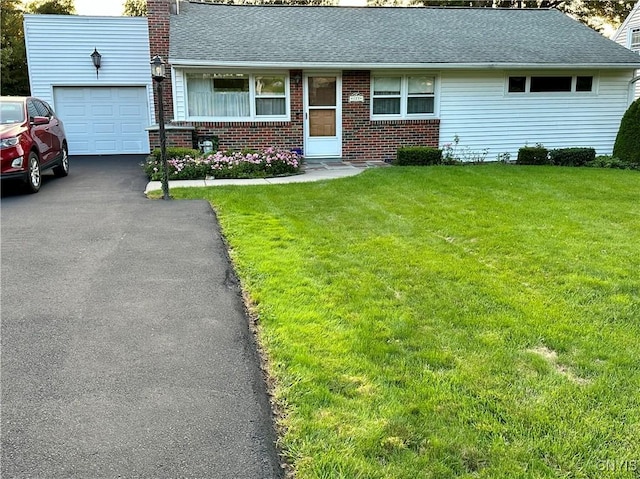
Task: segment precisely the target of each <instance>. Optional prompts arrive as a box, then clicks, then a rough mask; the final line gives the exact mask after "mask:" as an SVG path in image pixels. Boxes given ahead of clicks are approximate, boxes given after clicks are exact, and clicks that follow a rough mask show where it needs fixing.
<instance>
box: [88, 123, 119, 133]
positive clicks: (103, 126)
mask: <svg viewBox="0 0 640 479" xmlns="http://www.w3.org/2000/svg"><path fill="white" fill-rule="evenodd" d="M93 133H94V134H96V135H99V134H101V133H110V134H112V135H114V134H115V133H116V126H115V125H114V124H113V123H96V124H94V128H93Z"/></svg>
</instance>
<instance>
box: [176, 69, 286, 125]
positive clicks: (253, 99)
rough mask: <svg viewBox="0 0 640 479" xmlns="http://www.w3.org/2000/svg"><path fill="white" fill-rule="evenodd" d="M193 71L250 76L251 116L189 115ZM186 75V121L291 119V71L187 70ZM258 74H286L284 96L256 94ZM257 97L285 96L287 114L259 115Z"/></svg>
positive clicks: (184, 73) (238, 121)
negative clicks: (190, 77)
mask: <svg viewBox="0 0 640 479" xmlns="http://www.w3.org/2000/svg"><path fill="white" fill-rule="evenodd" d="M193 73H200V74H202V73H210V74H216V73H220V74H224V73H238V74H243V75H247V76H248V77H249V116H190V115H189V80H188V75H189V74H193ZM183 75H184V107H185V118H186V121H203V122H212V123H231V122H234V123H241V122H244V123H260V122H265V123H266V122H272V121H291V88H290V79H289V72H288V71H286V72H283V71H267V70H265V71H263V70H259V71H258V70H256V71H253V70H252V71H242V70H206V71H203V70H185V71H184V72H183ZM257 76H284V97H282V96H279V95H256V77H257ZM257 98H284V99H285V114H284V115H270V116H266V115H257V114H256V99H257Z"/></svg>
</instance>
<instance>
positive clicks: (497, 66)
mask: <svg viewBox="0 0 640 479" xmlns="http://www.w3.org/2000/svg"><path fill="white" fill-rule="evenodd" d="M169 63H170V64H171V65H172V66H174V67H187V68H211V67H215V68H242V69H248V68H273V69H275V68H284V69H291V70H313V69H319V70H328V69H332V70H395V69H398V70H404V69H407V70H408V69H433V70H454V69H455V70H460V69H464V70H487V69H488V70H507V69H508V70H527V69H536V70H563V69H564V70H566V69H579V70H594V69H608V70H612V69H616V70H634V69H640V61H639V62H635V63H333V62H264V61H262V62H246V61H224V60H222V61H216V60H207V61H198V60H192V59H181V58H169Z"/></svg>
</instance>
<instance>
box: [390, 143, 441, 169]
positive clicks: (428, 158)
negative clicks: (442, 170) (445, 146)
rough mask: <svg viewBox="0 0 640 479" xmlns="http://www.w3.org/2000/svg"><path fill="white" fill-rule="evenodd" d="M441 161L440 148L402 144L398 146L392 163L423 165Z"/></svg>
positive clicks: (435, 163)
mask: <svg viewBox="0 0 640 479" xmlns="http://www.w3.org/2000/svg"><path fill="white" fill-rule="evenodd" d="M440 163H442V150H439V149H438V148H431V147H429V146H404V147H401V148H398V155H397V158H396V160H395V161H393V164H394V165H399V166H424V165H439V164H440Z"/></svg>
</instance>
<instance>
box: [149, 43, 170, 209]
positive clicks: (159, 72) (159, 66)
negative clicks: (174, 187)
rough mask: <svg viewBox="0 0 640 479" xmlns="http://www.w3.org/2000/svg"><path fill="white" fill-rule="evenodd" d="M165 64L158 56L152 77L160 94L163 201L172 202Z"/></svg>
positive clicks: (152, 68)
mask: <svg viewBox="0 0 640 479" xmlns="http://www.w3.org/2000/svg"><path fill="white" fill-rule="evenodd" d="M164 68H165V63H164V61H162V58H160V55H156V56H155V57H153V59H152V60H151V76H152V77H153V79H154V80H155V82H156V85H157V89H156V91H157V94H158V126H159V127H160V132H159V133H160V161H161V163H162V199H163V200H170V199H171V197H170V196H169V168H168V166H167V135H166V133H165V131H164V99H163V98H162V80H164V78H165V69H164Z"/></svg>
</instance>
